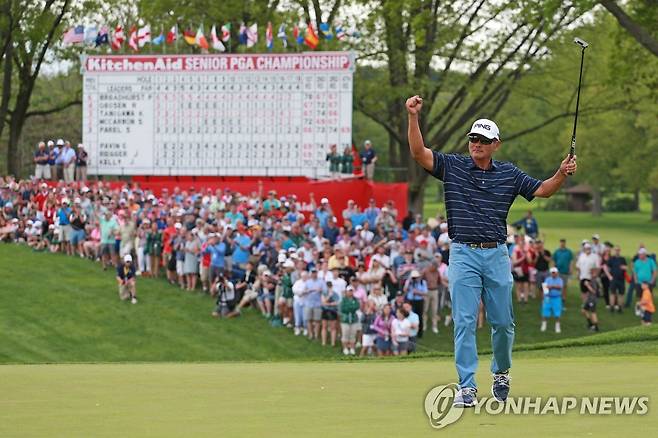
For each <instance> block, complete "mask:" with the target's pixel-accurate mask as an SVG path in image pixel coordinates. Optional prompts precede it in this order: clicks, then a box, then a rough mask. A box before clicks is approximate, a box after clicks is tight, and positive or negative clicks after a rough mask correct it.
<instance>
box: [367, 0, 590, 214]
mask: <svg viewBox="0 0 658 438" xmlns="http://www.w3.org/2000/svg"><path fill="white" fill-rule="evenodd" d="M366 3H368V5H369V6H370V7H371V12H370V13H369V16H368V20H367V21H366V23H365V24H366V26H367V29H368V31H369V33H370V37H369V38H368V41H369V43H363V45H368V44H369V47H367V49H363V50H362V52H364V53H362V54H361V55H360V56H361V57H362V58H363V59H367V60H368V62H371V63H375V64H376V63H380V64H383V65H385V69H386V75H385V82H382V81H373V82H368V81H367V80H366V79H365V78H364V77H363V76H362V75H361V71H360V70H358V71H357V81H359V87H357V88H356V96H355V97H356V102H355V103H356V107H357V108H358V109H359V110H360V111H361V112H363V113H364V114H366V115H367V116H369V117H370V118H371V119H373V120H374V121H376V122H377V123H379V124H380V125H381V126H382V127H383V128H384V129H386V131H387V133H388V136H389V159H390V162H391V165H393V166H395V167H403V168H405V169H406V172H402V173H401V174H399V175H398V178H399V179H406V180H407V181H408V182H409V201H410V207H411V209H412V210H413V211H421V210H422V203H423V192H424V182H425V181H426V179H427V175H428V174H427V173H426V172H424V171H422V169H421V168H420V167H419V166H417V165H416V164H415V163H413V162H412V160H411V158H410V154H409V152H408V144H407V138H406V132H407V122H406V112H405V110H404V101H405V98H406V97H408V96H409V95H412V94H420V95H422V96H423V97H424V99H425V106H426V108H424V113H423V114H422V116H421V119H420V125H421V130H422V132H423V133H424V135H425V142H426V144H427V145H431V147H433V148H435V149H437V150H443V151H458V150H463V147H464V146H465V144H466V142H465V140H464V138H463V136H464V134H465V133H466V131H467V129H468V128H467V125H468V124H469V123H470V122H472V121H473V120H474V119H476V118H478V117H488V118H493V117H495V115H496V114H497V113H498V112H499V111H500V110H501V109H502V108H503V106H504V105H505V103H506V101H507V100H508V98H509V96H510V93H511V90H512V88H513V85H514V84H515V83H517V82H518V81H519V79H521V78H522V77H523V76H524V75H525V74H526V73H528V72H529V71H530V70H531V66H532V65H533V64H534V63H535V62H536V61H537V60H538V59H541V58H543V57H545V56H547V55H548V52H547V50H546V45H547V44H548V43H549V42H550V41H551V40H553V39H554V38H556V37H557V36H558V35H559V34H560V32H561V31H563V30H564V29H565V28H567V27H568V26H569V25H571V24H573V23H574V22H575V20H576V19H577V18H578V16H579V15H580V12H579V11H577V10H575V9H574V8H573V7H572V6H571V5H570V4H562V2H549V3H546V2H538V1H537V2H535V1H529V2H521V3H519V2H512V1H509V2H501V3H496V4H495V5H494V4H492V3H491V2H486V1H485V0H475V1H470V2H466V3H464V2H440V1H438V0H406V1H393V0H382V1H380V2H377V4H373V2H366Z"/></svg>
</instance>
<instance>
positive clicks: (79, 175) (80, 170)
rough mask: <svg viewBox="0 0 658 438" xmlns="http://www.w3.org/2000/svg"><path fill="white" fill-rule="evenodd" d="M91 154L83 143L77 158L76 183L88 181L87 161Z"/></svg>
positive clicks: (79, 147)
mask: <svg viewBox="0 0 658 438" xmlns="http://www.w3.org/2000/svg"><path fill="white" fill-rule="evenodd" d="M88 158H89V154H87V151H86V150H85V147H84V145H83V144H82V143H80V144H78V153H77V154H76V157H75V179H76V181H87V159H88Z"/></svg>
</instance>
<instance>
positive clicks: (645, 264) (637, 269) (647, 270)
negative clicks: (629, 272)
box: [633, 248, 656, 297]
mask: <svg viewBox="0 0 658 438" xmlns="http://www.w3.org/2000/svg"><path fill="white" fill-rule="evenodd" d="M633 275H634V280H635V284H636V285H637V286H636V287H637V294H638V297H639V296H640V294H641V285H642V283H647V284H648V285H649V289H651V291H653V288H654V287H655V286H656V261H655V260H654V259H652V258H650V257H648V256H647V249H646V248H640V249H639V251H638V252H637V260H635V261H634V262H633Z"/></svg>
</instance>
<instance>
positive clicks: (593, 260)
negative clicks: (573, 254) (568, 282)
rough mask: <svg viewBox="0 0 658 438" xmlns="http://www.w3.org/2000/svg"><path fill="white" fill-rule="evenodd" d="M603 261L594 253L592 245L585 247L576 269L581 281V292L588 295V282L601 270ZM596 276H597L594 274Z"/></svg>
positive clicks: (585, 245)
mask: <svg viewBox="0 0 658 438" xmlns="http://www.w3.org/2000/svg"><path fill="white" fill-rule="evenodd" d="M600 265H601V259H600V257H599V256H598V255H597V254H594V253H593V252H592V245H590V244H589V243H586V244H584V245H583V252H582V253H580V255H579V256H578V260H577V261H576V268H577V269H578V279H579V280H580V291H581V292H582V293H583V294H587V292H588V288H587V285H586V282H588V281H591V280H592V279H593V275H592V273H593V272H594V273H596V272H597V270H598V269H599V268H600ZM594 275H596V274H594Z"/></svg>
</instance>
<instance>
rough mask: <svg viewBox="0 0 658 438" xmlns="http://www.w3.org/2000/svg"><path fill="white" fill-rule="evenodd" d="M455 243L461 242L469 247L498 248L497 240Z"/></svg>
mask: <svg viewBox="0 0 658 438" xmlns="http://www.w3.org/2000/svg"><path fill="white" fill-rule="evenodd" d="M456 243H461V244H462V245H466V246H468V247H469V248H471V249H490V248H498V242H471V243H467V242H456Z"/></svg>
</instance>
